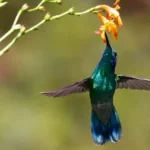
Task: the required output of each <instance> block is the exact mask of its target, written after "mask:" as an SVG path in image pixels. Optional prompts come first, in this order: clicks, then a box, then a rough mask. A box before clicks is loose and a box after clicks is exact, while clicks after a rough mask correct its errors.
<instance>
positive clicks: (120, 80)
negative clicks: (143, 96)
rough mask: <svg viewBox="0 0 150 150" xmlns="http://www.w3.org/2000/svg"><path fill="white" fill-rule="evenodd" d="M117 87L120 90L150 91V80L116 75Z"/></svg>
mask: <svg viewBox="0 0 150 150" xmlns="http://www.w3.org/2000/svg"><path fill="white" fill-rule="evenodd" d="M116 81H117V87H116V88H120V89H137V90H150V79H146V78H136V77H132V76H124V75H116Z"/></svg>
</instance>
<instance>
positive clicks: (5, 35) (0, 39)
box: [0, 28, 14, 42]
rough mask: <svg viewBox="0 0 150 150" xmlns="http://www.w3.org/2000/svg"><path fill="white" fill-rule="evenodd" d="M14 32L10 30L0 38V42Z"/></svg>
mask: <svg viewBox="0 0 150 150" xmlns="http://www.w3.org/2000/svg"><path fill="white" fill-rule="evenodd" d="M13 32H14V29H13V28H11V29H10V30H9V31H8V32H7V33H5V34H4V35H3V36H2V37H1V38H0V42H2V41H3V40H4V39H6V38H7V37H8V36H9V35H11V34H12V33H13Z"/></svg>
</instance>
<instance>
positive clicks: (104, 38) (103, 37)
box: [101, 31, 106, 43]
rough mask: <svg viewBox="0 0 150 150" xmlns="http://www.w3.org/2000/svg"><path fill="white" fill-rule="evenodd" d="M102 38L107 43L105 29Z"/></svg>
mask: <svg viewBox="0 0 150 150" xmlns="http://www.w3.org/2000/svg"><path fill="white" fill-rule="evenodd" d="M101 38H102V40H103V42H104V43H106V37H105V31H103V32H102V33H101Z"/></svg>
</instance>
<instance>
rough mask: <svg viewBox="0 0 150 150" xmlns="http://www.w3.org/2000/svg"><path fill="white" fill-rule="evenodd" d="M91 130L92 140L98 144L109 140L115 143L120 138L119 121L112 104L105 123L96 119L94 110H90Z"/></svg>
mask: <svg viewBox="0 0 150 150" xmlns="http://www.w3.org/2000/svg"><path fill="white" fill-rule="evenodd" d="M91 132H92V137H93V140H94V142H95V143H96V144H99V145H103V144H105V143H106V142H109V141H110V142H113V143H116V142H118V141H119V140H120V138H121V133H122V131H121V123H120V120H119V117H118V114H117V112H116V109H115V107H114V106H113V110H112V113H111V116H110V118H109V121H108V122H107V124H106V125H105V124H103V123H102V122H101V120H100V119H98V116H97V114H96V112H94V111H93V110H92V116H91Z"/></svg>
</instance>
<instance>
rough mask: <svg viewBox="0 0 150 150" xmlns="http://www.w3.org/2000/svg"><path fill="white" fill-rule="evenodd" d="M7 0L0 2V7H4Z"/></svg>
mask: <svg viewBox="0 0 150 150" xmlns="http://www.w3.org/2000/svg"><path fill="white" fill-rule="evenodd" d="M7 3H8V2H0V8H1V7H4V6H5V5H6V4H7Z"/></svg>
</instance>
